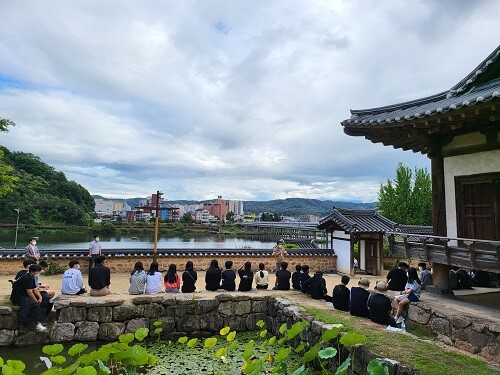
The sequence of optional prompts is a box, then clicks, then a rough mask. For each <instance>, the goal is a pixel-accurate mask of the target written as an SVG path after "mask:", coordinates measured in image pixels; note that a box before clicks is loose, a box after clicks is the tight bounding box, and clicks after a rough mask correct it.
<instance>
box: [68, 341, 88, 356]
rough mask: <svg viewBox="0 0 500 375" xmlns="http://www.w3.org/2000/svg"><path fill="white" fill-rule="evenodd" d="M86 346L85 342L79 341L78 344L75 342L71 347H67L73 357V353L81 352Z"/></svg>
mask: <svg viewBox="0 0 500 375" xmlns="http://www.w3.org/2000/svg"><path fill="white" fill-rule="evenodd" d="M88 347H89V346H88V345H87V344H82V343H80V342H79V343H78V344H75V345H73V346H72V347H71V348H69V349H68V354H69V355H70V356H72V357H74V356H75V355H77V354H80V353H81V352H83V351H84V350H86V349H87V348H88Z"/></svg>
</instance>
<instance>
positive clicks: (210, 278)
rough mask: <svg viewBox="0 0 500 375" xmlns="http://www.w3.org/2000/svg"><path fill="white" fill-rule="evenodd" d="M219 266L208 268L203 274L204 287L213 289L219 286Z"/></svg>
mask: <svg viewBox="0 0 500 375" xmlns="http://www.w3.org/2000/svg"><path fill="white" fill-rule="evenodd" d="M220 279H221V272H220V268H209V269H208V270H207V273H206V274H205V289H206V290H210V291H212V292H213V291H215V290H217V289H219V288H220Z"/></svg>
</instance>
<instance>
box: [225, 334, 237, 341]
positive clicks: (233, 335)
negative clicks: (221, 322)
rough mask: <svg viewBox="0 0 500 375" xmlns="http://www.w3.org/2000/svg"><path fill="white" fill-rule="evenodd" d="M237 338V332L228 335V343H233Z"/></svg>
mask: <svg viewBox="0 0 500 375" xmlns="http://www.w3.org/2000/svg"><path fill="white" fill-rule="evenodd" d="M235 337H236V331H232V332H229V335H227V341H229V342H231V341H233V340H234V338H235Z"/></svg>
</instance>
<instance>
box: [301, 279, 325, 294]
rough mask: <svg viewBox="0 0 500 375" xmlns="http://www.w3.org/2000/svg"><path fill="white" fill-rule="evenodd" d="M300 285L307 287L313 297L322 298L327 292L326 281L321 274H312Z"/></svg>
mask: <svg viewBox="0 0 500 375" xmlns="http://www.w3.org/2000/svg"><path fill="white" fill-rule="evenodd" d="M302 285H303V286H307V287H308V289H309V291H310V293H311V298H313V299H323V298H324V296H325V294H326V293H328V290H327V289H326V281H325V279H323V276H319V275H314V276H313V277H311V278H309V280H306V282H305V283H304V284H302Z"/></svg>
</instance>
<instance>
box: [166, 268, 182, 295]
mask: <svg viewBox="0 0 500 375" xmlns="http://www.w3.org/2000/svg"><path fill="white" fill-rule="evenodd" d="M163 282H164V286H165V293H179V292H180V290H181V278H180V277H179V275H178V274H177V265H176V264H174V263H172V264H170V265H169V266H168V271H167V273H166V274H165V278H164V279H163Z"/></svg>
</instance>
